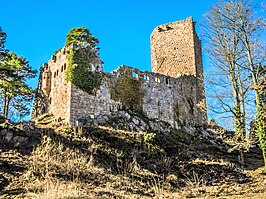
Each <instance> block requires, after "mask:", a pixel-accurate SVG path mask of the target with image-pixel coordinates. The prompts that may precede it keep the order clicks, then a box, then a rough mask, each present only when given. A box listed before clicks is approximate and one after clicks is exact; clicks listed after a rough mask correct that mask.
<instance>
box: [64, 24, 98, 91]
mask: <svg viewBox="0 0 266 199" xmlns="http://www.w3.org/2000/svg"><path fill="white" fill-rule="evenodd" d="M98 42H99V41H98V39H97V38H96V37H94V36H93V35H92V34H91V33H90V32H89V30H88V29H87V28H84V27H79V28H72V29H71V30H70V32H69V33H68V34H67V40H66V46H70V45H71V44H74V45H80V44H88V45H86V47H84V46H83V47H79V48H75V47H73V48H70V49H69V55H68V67H67V71H66V77H67V80H68V81H70V82H72V83H73V84H74V85H75V86H77V87H78V88H80V89H82V90H84V91H86V92H88V93H89V94H95V92H96V91H97V90H98V89H99V88H100V86H101V80H102V77H101V73H99V72H92V71H91V64H92V63H93V62H95V60H96V59H98V53H97V51H98V48H96V47H97V44H98ZM96 62H97V61H96Z"/></svg>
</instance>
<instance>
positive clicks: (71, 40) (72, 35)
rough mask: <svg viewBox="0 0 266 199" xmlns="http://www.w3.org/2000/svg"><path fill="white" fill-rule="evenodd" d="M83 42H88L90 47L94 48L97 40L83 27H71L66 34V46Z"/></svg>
mask: <svg viewBox="0 0 266 199" xmlns="http://www.w3.org/2000/svg"><path fill="white" fill-rule="evenodd" d="M83 43H89V44H90V47H91V48H95V47H96V46H97V45H98V43H99V40H98V39H97V38H96V37H94V36H93V35H92V34H91V33H90V31H89V30H88V29H87V28H85V27H78V28H72V29H71V30H70V32H69V33H68V34H67V40H66V46H70V45H71V44H83Z"/></svg>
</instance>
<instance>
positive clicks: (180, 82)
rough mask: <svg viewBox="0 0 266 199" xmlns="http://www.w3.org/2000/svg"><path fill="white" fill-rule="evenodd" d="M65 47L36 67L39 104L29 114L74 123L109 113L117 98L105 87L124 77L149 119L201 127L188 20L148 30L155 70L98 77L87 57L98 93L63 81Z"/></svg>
mask: <svg viewBox="0 0 266 199" xmlns="http://www.w3.org/2000/svg"><path fill="white" fill-rule="evenodd" d="M77 47H78V48H82V47H86V46H77ZM69 48H75V46H69V47H67V48H66V47H64V48H62V49H61V50H60V51H59V52H57V53H56V54H55V55H53V56H52V58H51V59H50V60H49V62H48V64H44V66H43V67H42V68H41V76H40V81H39V89H38V90H39V92H38V93H39V94H40V93H41V92H42V93H41V94H42V95H41V98H42V100H43V101H42V100H40V99H36V100H35V102H39V103H37V104H38V106H36V107H37V108H36V110H35V116H38V115H39V114H40V113H44V112H49V113H52V114H53V115H54V116H55V117H58V118H62V119H64V120H65V122H66V123H69V124H71V125H75V124H76V121H77V120H78V118H84V117H87V116H88V117H90V115H94V116H96V117H97V115H107V116H108V115H111V114H112V113H114V112H116V111H118V110H121V109H122V107H123V104H122V102H121V100H119V99H115V100H114V98H111V89H113V88H111V87H112V86H113V85H114V82H117V81H118V80H119V78H121V77H122V76H123V75H125V74H127V75H128V74H129V75H131V76H132V78H136V79H138V80H140V82H141V94H142V95H143V96H142V98H143V99H141V100H143V101H142V102H141V103H140V104H141V106H142V111H143V113H144V114H145V115H147V116H148V117H149V118H150V119H156V120H160V121H165V122H167V123H169V124H171V126H174V127H179V126H182V125H203V124H206V123H207V117H206V110H204V108H205V107H206V102H205V92H204V79H203V71H202V57H201V42H200V39H199V38H198V36H197V34H196V32H195V27H194V22H193V21H192V18H187V19H185V20H183V21H178V22H174V23H169V24H164V25H160V26H158V27H157V28H156V29H155V30H154V31H153V33H152V36H151V51H152V52H151V53H152V70H153V71H155V72H147V71H144V72H142V71H139V70H138V69H136V68H132V67H128V66H120V67H119V68H118V69H117V70H115V71H113V72H111V73H104V72H102V70H103V68H102V65H101V63H102V62H101V60H100V59H96V60H94V61H95V63H94V62H93V61H90V60H89V59H88V70H91V71H100V72H101V74H102V77H103V79H102V81H101V86H100V89H99V90H98V91H97V92H93V93H94V94H93V95H92V94H88V93H87V92H85V91H82V90H80V89H78V88H77V87H76V86H75V85H73V84H72V83H71V82H68V81H67V80H66V69H67V66H68V56H69ZM97 55H98V54H97ZM96 57H97V56H96ZM98 58H99V57H98ZM85 61H86V60H85ZM90 63H91V65H90ZM40 91H41V92H40ZM36 96H37V95H36ZM37 98H38V97H37ZM37 109H41V111H40V110H39V111H38V110H37Z"/></svg>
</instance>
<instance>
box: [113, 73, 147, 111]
mask: <svg viewBox="0 0 266 199" xmlns="http://www.w3.org/2000/svg"><path fill="white" fill-rule="evenodd" d="M141 86H142V81H141V80H140V79H135V78H133V77H132V76H131V75H129V74H126V75H123V76H120V78H119V79H118V80H117V81H116V82H114V83H113V85H112V86H110V93H111V98H112V99H113V100H115V101H118V100H120V101H121V103H122V105H123V108H125V109H128V110H132V111H134V112H142V104H143V93H142V90H141Z"/></svg>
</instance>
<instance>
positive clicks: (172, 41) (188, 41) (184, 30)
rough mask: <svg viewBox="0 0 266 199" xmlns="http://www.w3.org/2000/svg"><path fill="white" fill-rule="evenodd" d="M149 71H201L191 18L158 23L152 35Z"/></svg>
mask: <svg viewBox="0 0 266 199" xmlns="http://www.w3.org/2000/svg"><path fill="white" fill-rule="evenodd" d="M151 58H152V59H151V60H152V72H156V73H160V74H164V75H167V76H171V77H177V76H180V75H195V76H196V75H197V73H202V56H201V41H200V39H199V37H198V36H197V34H196V31H195V22H193V20H192V17H189V18H187V19H185V20H181V21H177V22H172V23H168V24H162V25H159V26H157V27H156V28H155V29H154V30H153V32H152V34H151Z"/></svg>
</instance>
